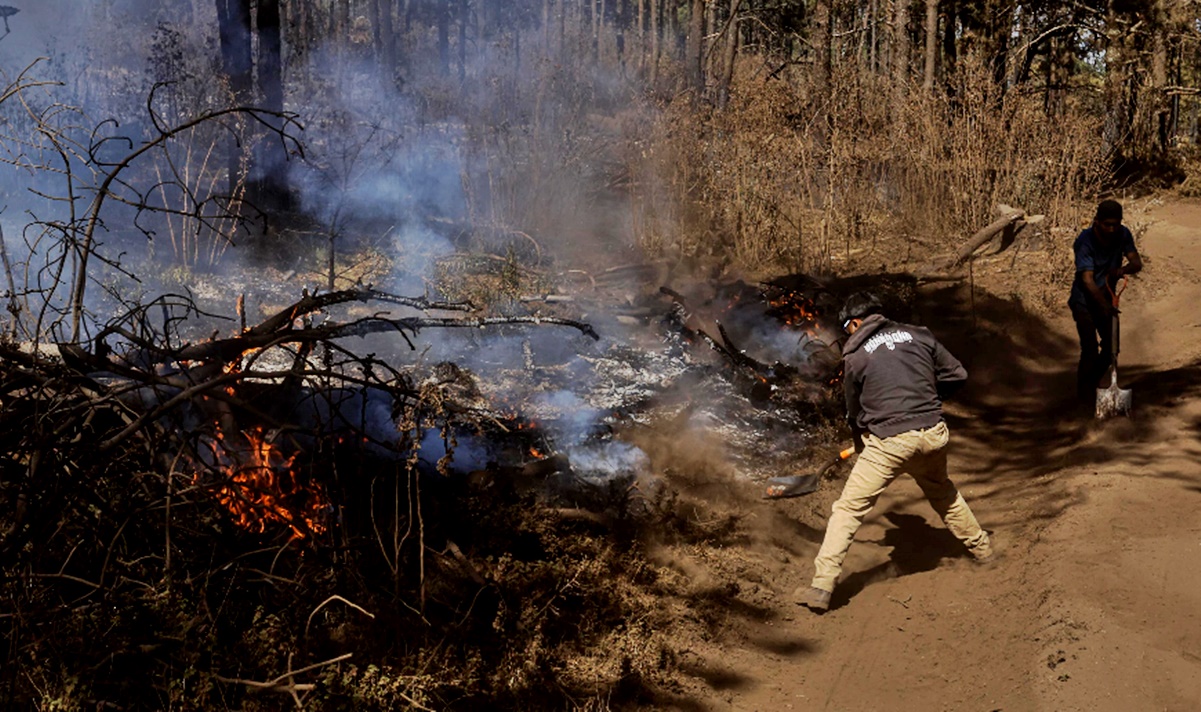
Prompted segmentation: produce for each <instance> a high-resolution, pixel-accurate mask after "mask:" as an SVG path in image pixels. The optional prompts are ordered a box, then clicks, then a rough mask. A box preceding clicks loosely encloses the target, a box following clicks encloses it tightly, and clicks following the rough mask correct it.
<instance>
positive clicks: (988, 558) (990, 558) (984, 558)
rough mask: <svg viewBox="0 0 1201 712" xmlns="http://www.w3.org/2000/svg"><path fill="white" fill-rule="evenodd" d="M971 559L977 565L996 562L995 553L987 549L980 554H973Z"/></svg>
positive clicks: (988, 564) (987, 564) (989, 564)
mask: <svg viewBox="0 0 1201 712" xmlns="http://www.w3.org/2000/svg"><path fill="white" fill-rule="evenodd" d="M972 561H974V562H976V564H978V565H979V566H992V565H993V564H995V563H996V562H997V555H996V554H995V553H993V552H992V551H989V552H987V553H985V554H982V555H980V556H973V557H972Z"/></svg>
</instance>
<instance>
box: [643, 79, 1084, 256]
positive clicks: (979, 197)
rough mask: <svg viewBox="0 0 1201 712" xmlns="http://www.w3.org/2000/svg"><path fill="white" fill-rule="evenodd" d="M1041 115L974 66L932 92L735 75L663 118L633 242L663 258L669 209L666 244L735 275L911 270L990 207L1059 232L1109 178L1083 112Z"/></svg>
mask: <svg viewBox="0 0 1201 712" xmlns="http://www.w3.org/2000/svg"><path fill="white" fill-rule="evenodd" d="M747 73H749V72H744V74H747ZM826 97H828V98H826ZM1048 120H1049V119H1048V118H1047V116H1046V115H1045V113H1044V108H1043V102H1042V99H1041V97H1040V96H1038V95H1035V94H1023V93H1019V92H1013V91H1011V92H1008V93H1004V94H1002V93H1001V92H1000V89H999V87H998V86H997V85H996V84H995V83H994V82H993V81H992V79H991V77H990V75H989V74H988V70H987V67H984V66H980V65H976V64H972V63H971V62H964V63H963V64H962V66H961V68H960V71H959V73H958V74H956V75H955V76H954V77H953V78H952V80H951V81H950V83H949V86H948V87H947V89H946V90H945V91H944V90H943V89H939V90H936V91H935V92H934V93H932V94H928V93H926V92H923V91H921V90H920V89H919V88H918V87H916V86H907V87H905V88H904V91H901V90H900V89H899V88H898V87H897V86H895V85H894V84H893V82H891V80H890V79H888V78H887V77H882V76H878V75H875V74H872V73H870V72H868V71H867V70H865V69H863V68H862V67H860V66H858V65H843V66H841V67H840V68H838V69H837V70H836V72H835V75H834V77H833V78H832V84H831V90H830V91H829V92H828V93H824V94H823V93H820V92H818V91H816V88H815V87H814V86H813V85H812V84H807V83H805V82H803V81H801V82H784V81H779V80H773V79H761V78H754V77H748V76H744V77H742V78H741V80H740V81H739V82H738V83H737V84H736V85H735V87H734V89H733V91H732V98H731V102H730V104H729V106H728V107H727V108H726V109H725V110H721V111H716V110H700V109H698V108H697V107H696V105H695V104H694V103H691V102H690V101H688V100H686V99H678V100H676V101H675V102H673V103H672V104H670V105H669V106H668V107H667V108H666V110H665V111H664V112H663V117H662V119H661V123H660V125H658V126H656V127H655V128H654V129H653V130H652V132H651V134H650V136H651V138H650V139H648V140H647V143H648V144H649V145H648V146H646V147H645V148H644V149H643V150H642V151H641V152H640V153H639V156H638V157H642V158H644V159H646V160H645V161H644V163H642V164H641V165H637V166H635V167H634V169H632V170H633V171H634V172H637V173H639V174H640V175H643V176H646V177H644V179H643V180H641V181H639V185H640V186H642V187H645V186H651V187H652V189H651V190H643V196H644V200H643V202H642V203H641V204H640V206H639V207H640V208H642V210H641V214H642V220H641V224H642V227H643V228H644V231H643V232H642V233H641V236H642V237H643V242H644V244H646V245H647V246H648V247H650V248H652V249H663V245H664V242H665V239H664V236H665V235H671V234H672V233H673V229H672V226H670V225H668V224H667V223H669V222H671V220H668V219H665V214H668V213H669V211H670V214H669V215H668V217H670V218H672V219H674V223H675V225H674V234H675V235H676V238H675V240H674V242H673V244H674V246H675V247H678V248H679V249H680V250H681V251H683V252H684V253H686V254H697V255H716V256H719V257H721V258H723V259H725V260H728V261H729V262H730V263H732V264H734V265H736V266H738V267H740V268H743V269H748V270H752V271H755V270H764V269H772V270H777V271H778V270H780V269H786V270H807V271H834V270H835V263H836V262H845V261H847V260H849V259H850V258H851V257H856V258H860V259H862V258H863V257H864V256H867V257H869V258H870V259H871V263H870V264H871V265H872V266H873V267H874V266H876V265H884V264H887V265H888V266H889V267H905V266H912V264H914V263H920V262H924V261H926V260H927V259H928V257H929V253H931V252H942V251H946V250H948V249H950V248H951V247H952V246H954V245H956V244H957V243H959V242H960V241H962V240H963V239H964V238H965V237H966V236H967V235H970V234H971V233H972V232H974V231H975V230H977V229H979V228H980V227H981V226H983V225H984V224H987V223H988V222H990V221H991V220H992V218H993V212H994V210H995V208H996V206H997V204H999V203H1006V204H1009V205H1015V206H1019V207H1022V208H1024V209H1025V210H1027V211H1028V212H1030V213H1045V214H1047V215H1048V217H1049V222H1050V224H1055V223H1056V222H1057V221H1060V220H1067V219H1069V218H1071V217H1072V216H1073V215H1074V210H1075V207H1074V203H1075V201H1079V200H1080V199H1081V198H1089V199H1091V197H1092V196H1093V195H1095V193H1096V192H1097V190H1098V188H1099V186H1100V185H1101V182H1102V181H1103V179H1104V178H1105V177H1106V175H1107V168H1106V160H1107V156H1106V155H1105V152H1104V147H1103V146H1102V145H1101V142H1100V141H1098V140H1097V138H1096V137H1097V135H1098V132H1099V130H1100V119H1099V118H1097V117H1096V116H1095V115H1094V114H1092V113H1089V112H1087V111H1085V110H1084V108H1083V107H1078V108H1069V109H1068V114H1067V115H1066V116H1064V117H1062V118H1058V119H1055V123H1056V126H1057V130H1056V131H1055V132H1051V131H1048V130H1047V122H1048ZM650 176H653V178H652V177H650ZM647 196H649V197H647ZM664 197H666V198H668V200H667V201H665V200H664ZM665 202H666V203H667V204H669V205H672V206H673V207H672V208H664V207H663V206H664V203H665ZM860 268H862V264H861V265H860Z"/></svg>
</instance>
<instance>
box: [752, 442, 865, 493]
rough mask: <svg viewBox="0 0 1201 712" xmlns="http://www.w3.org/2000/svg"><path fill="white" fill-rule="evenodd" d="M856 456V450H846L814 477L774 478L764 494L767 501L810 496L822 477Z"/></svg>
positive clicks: (768, 482)
mask: <svg viewBox="0 0 1201 712" xmlns="http://www.w3.org/2000/svg"><path fill="white" fill-rule="evenodd" d="M854 454H855V448H853V447H849V448H847V449H846V450H843V451H842V452H840V453H838V457H837V458H836V459H835V460H833V461H831V462H828V463H826V464H825V465H823V466H822V469H820V470H818V471H817V472H816V473H815V474H812V475H789V476H787V477H773V478H771V479H770V480H768V481H767V489H766V490H765V491H764V492H763V497H764V498H765V499H784V498H786V497H800V496H801V495H806V494H809V493H810V492H814V491H816V490H817V487H818V485H820V484H821V481H822V475H824V474H826V473H827V472H829V471H830V468H831V467H834V466H835V465H837V464H838V463H840V462H842V461H843V460H845V459H847V458H848V457H850V456H851V455H854Z"/></svg>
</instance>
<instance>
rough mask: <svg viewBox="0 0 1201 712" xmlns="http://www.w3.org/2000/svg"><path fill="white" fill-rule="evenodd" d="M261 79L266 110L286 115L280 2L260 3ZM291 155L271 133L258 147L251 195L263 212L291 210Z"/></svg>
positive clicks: (266, 0) (275, 122) (275, 123)
mask: <svg viewBox="0 0 1201 712" xmlns="http://www.w3.org/2000/svg"><path fill="white" fill-rule="evenodd" d="M256 19H257V23H256V24H257V25H258V36H259V47H258V49H259V57H258V79H259V90H260V91H261V92H262V96H263V108H265V109H267V110H269V111H274V112H283V110H284V83H283V57H282V51H283V47H282V41H281V37H280V21H279V19H280V18H279V0H258V16H257V18H256ZM268 121H269V122H270V123H271V124H272V125H273V126H274V128H276V129H280V128H282V124H281V122H280V121H279V120H278V119H275V118H274V117H272V118H269V119H268ZM287 160H288V154H287V150H286V147H285V146H284V144H283V141H282V140H281V138H280V136H279V135H278V134H275V133H270V132H269V133H267V134H266V135H265V136H264V137H263V139H262V140H261V141H260V142H259V144H258V151H257V156H256V160H255V166H254V171H253V175H254V176H255V177H254V180H253V181H252V182H251V184H250V185H249V186H248V189H247V192H248V193H249V194H250V195H251V199H252V201H253V202H255V203H256V204H257V206H258V207H259V209H260V210H266V211H276V210H284V209H287V208H288V207H289V205H288V203H289V200H288V185H287V180H286V177H285V176H286V175H287Z"/></svg>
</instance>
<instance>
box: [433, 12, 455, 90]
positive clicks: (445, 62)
mask: <svg viewBox="0 0 1201 712" xmlns="http://www.w3.org/2000/svg"><path fill="white" fill-rule="evenodd" d="M456 2H457V0H442V3H441V5H439V6H438V19H437V23H438V67H439V68H440V69H441V70H442V76H447V77H448V76H450V8H451V4H452V3H456Z"/></svg>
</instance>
